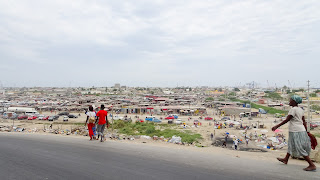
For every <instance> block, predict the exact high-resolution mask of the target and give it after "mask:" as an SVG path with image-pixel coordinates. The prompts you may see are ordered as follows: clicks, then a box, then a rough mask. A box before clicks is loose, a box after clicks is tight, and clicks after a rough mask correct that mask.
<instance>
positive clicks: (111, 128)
mask: <svg viewBox="0 0 320 180" xmlns="http://www.w3.org/2000/svg"><path fill="white" fill-rule="evenodd" d="M111 108H112V109H111V110H112V124H111V129H112V135H113V105H112V106H111Z"/></svg>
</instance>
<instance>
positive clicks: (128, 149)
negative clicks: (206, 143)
mask: <svg viewBox="0 0 320 180" xmlns="http://www.w3.org/2000/svg"><path fill="white" fill-rule="evenodd" d="M303 168H304V166H299V165H282V164H281V163H278V162H266V161H258V160H251V159H244V158H237V157H229V156H225V155H218V154H210V153H197V152H196V151H191V150H188V149H177V148H176V149H172V148H169V147H156V146H152V145H146V144H132V143H121V142H114V141H107V142H104V143H100V142H98V141H89V140H88V139H87V138H77V137H66V136H60V135H40V134H22V133H21V134H20V133H0V177H1V178H0V179H1V180H7V179H10V180H12V179H19V180H20V179H32V180H37V179H55V180H56V179H59V180H60V179H86V180H88V179H95V180H99V179H112V180H113V179H115V180H116V179H130V180H143V179H147V180H153V179H159V180H168V179H174V180H179V179H183V180H188V179H199V180H203V179H211V180H212V179H219V180H225V179H228V180H229V179H237V180H240V179H277V180H278V179H290V180H294V179H299V180H300V179H320V173H319V172H304V171H303V170H302V169H303Z"/></svg>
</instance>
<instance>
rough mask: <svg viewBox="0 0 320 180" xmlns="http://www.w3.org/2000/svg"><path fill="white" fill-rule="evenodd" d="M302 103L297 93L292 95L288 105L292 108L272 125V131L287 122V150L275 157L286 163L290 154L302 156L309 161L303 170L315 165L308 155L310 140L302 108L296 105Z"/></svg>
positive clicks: (308, 169) (309, 169) (313, 167)
mask: <svg viewBox="0 0 320 180" xmlns="http://www.w3.org/2000/svg"><path fill="white" fill-rule="evenodd" d="M300 103H302V98H301V97H300V96H298V95H293V96H292V97H291V99H290V102H289V105H290V106H292V109H291V110H290V111H289V113H288V116H287V118H286V120H284V121H282V122H281V123H280V124H278V125H276V126H274V127H273V128H272V131H275V130H276V129H278V128H279V127H280V126H282V125H284V124H286V123H288V122H289V140H288V152H287V155H286V157H285V158H277V159H278V160H279V161H280V162H282V163H284V164H287V163H288V160H289V157H290V155H293V156H294V157H299V156H303V157H304V159H305V160H306V161H307V162H308V163H309V166H308V167H306V168H304V169H303V170H305V171H315V170H316V169H317V167H316V166H315V165H314V164H313V162H312V161H311V159H310V157H309V155H310V152H311V141H310V138H309V136H308V133H307V131H306V130H307V126H306V121H305V119H304V112H303V110H302V109H301V108H300V107H298V104H300Z"/></svg>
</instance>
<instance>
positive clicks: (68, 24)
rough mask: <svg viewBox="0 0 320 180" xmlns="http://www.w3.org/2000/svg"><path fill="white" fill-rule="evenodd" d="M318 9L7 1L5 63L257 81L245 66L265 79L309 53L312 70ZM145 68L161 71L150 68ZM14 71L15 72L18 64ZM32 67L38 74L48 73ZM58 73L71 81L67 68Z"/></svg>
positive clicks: (0, 5)
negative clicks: (244, 73) (245, 73)
mask: <svg viewBox="0 0 320 180" xmlns="http://www.w3.org/2000/svg"><path fill="white" fill-rule="evenodd" d="M318 9H320V2H319V1H316V0H313V1H312V0H310V1H278V0H273V1H249V0H244V1H213V2H212V1H170V2H168V1H161V0H157V1H100V0H96V1H85V0H82V1H76V2H75V1H63V0H56V1H39V0H33V1H18V0H14V1H1V2H0V33H1V36H0V52H1V54H2V55H0V59H2V60H0V61H1V63H2V64H3V67H7V66H10V65H12V64H14V63H16V64H24V63H23V62H29V65H27V66H28V67H37V68H48V67H47V66H49V65H50V66H52V67H54V68H56V69H59V68H66V69H69V71H70V72H72V73H71V74H74V76H70V79H71V80H73V79H74V81H75V82H79V81H80V80H79V78H78V77H79V76H81V77H82V73H83V72H82V71H79V70H78V69H79V68H73V67H74V66H77V67H81V68H85V67H86V63H88V62H91V63H92V64H94V65H95V66H99V64H100V65H101V67H97V68H96V69H98V70H99V71H100V70H102V69H103V66H107V67H112V68H111V69H109V70H108V73H110V74H118V70H119V69H125V72H126V73H128V74H130V77H132V78H135V79H139V80H141V81H142V82H143V79H145V80H146V81H148V82H149V84H155V83H154V82H152V80H159V81H160V80H163V81H161V83H163V84H174V85H175V84H176V83H177V82H180V83H181V84H183V83H184V84H188V83H189V82H197V83H198V82H199V79H202V80H201V82H203V83H213V84H215V85H219V83H221V84H222V85H223V84H228V82H231V81H251V79H250V76H244V77H243V80H241V77H239V76H237V75H238V74H239V73H241V72H242V71H243V69H247V70H248V69H249V70H250V69H259V70H256V71H257V72H260V73H259V74H260V75H258V77H257V78H258V79H263V78H265V77H266V76H268V74H270V73H275V72H279V71H280V72H281V73H279V74H278V76H280V78H281V76H283V77H284V78H286V79H287V77H286V76H287V74H288V73H289V72H286V70H287V69H286V68H287V67H283V66H289V67H292V68H293V67H295V66H293V65H292V63H291V62H294V63H302V62H303V61H304V62H307V63H308V64H310V65H311V66H312V65H313V66H312V67H311V69H313V70H315V67H314V65H319V63H318V61H317V59H318V57H319V50H320V48H319V43H320V37H319V33H318V31H319V29H320V11H318ZM306 57H307V58H308V59H307V60H305V59H304V58H306ZM19 62H20V63H19ZM21 62H22V63H21ZM62 66H63V67H62ZM67 67H68V68H67ZM155 67H156V68H155ZM179 67H180V68H179ZM217 67H219V68H217ZM224 67H227V69H231V70H232V71H231V72H230V74H229V75H226V76H224V77H223V79H221V80H217V81H215V82H213V81H211V80H204V79H205V78H207V77H208V74H210V71H211V69H212V68H213V69H214V71H213V72H211V73H217V74H221V73H223V72H224V69H223V68H224ZM261 67H263V68H261ZM210 68H211V69H210ZM146 69H152V70H153V71H152V72H153V73H150V75H149V76H147V77H145V76H143V75H141V73H142V72H144V70H146ZM279 69H282V70H279ZM64 70H65V69H64ZM88 71H90V72H92V73H93V72H94V71H95V69H94V68H92V69H89V70H88ZM191 71H192V72H196V73H189V72H191ZM100 72H101V71H100ZM11 73H12V75H13V76H10V77H11V78H12V77H14V74H17V73H15V72H14V71H12V72H11ZM302 74H303V73H302ZM305 74H307V73H305ZM0 75H2V74H1V72H0ZM28 76H30V77H31V78H35V77H36V78H39V79H40V80H39V81H38V82H42V81H41V78H43V79H45V78H46V77H49V75H43V77H38V76H37V75H36V74H32V73H30V74H29V75H28ZM125 77H127V76H126V75H120V76H115V77H114V78H113V79H112V80H114V81H121V80H123V79H125ZM50 78H51V79H52V81H55V83H56V84H59V82H63V81H62V80H60V79H59V76H58V77H57V78H55V77H51V76H50ZM117 78H118V79H117ZM272 78H275V79H279V77H272ZM297 78H300V80H301V81H304V79H307V78H310V77H309V75H305V76H301V77H300V76H297ZM8 80H14V78H12V79H9V78H8ZM300 80H299V81H300ZM43 81H45V80H43ZM164 81H169V83H166V82H164ZM284 81H287V80H284ZM297 81H298V80H297ZM100 83H101V84H103V83H105V82H102V81H101V82H100ZM129 83H130V84H131V85H135V82H134V81H133V82H132V81H130V82H129ZM64 84H65V83H64ZM233 84H234V83H233ZM40 85H41V84H40ZM160 85H161V84H160ZM160 85H159V86H160ZM189 85H192V84H189ZM207 85H211V84H207ZM229 85H230V84H229Z"/></svg>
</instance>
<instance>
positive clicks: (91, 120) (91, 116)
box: [85, 106, 96, 140]
mask: <svg viewBox="0 0 320 180" xmlns="http://www.w3.org/2000/svg"><path fill="white" fill-rule="evenodd" d="M86 115H87V120H86V123H85V125H87V126H88V131H89V137H90V140H92V139H95V137H94V133H93V128H94V127H95V121H96V112H94V111H93V107H92V106H89V111H88V112H86Z"/></svg>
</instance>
